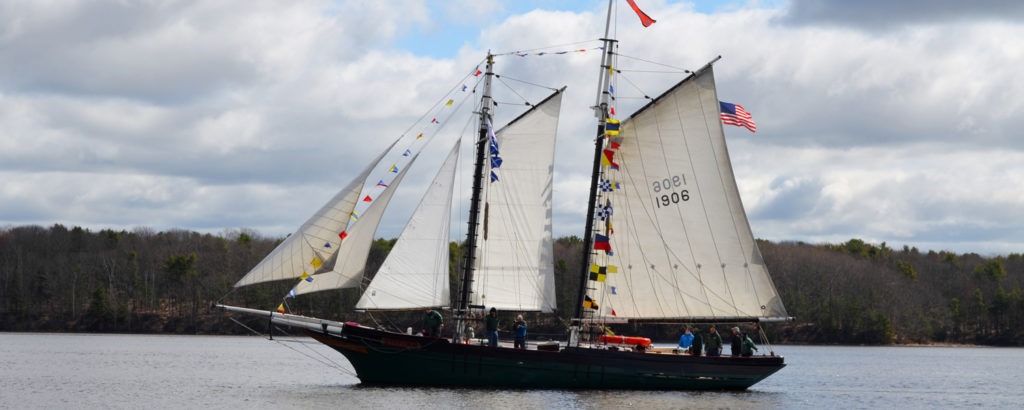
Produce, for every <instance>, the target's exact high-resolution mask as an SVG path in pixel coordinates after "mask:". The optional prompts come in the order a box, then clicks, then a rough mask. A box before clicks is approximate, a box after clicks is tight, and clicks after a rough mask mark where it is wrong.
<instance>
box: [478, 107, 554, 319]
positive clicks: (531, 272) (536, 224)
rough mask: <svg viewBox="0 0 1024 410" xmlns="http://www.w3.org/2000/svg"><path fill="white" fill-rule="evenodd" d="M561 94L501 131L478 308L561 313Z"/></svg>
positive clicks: (483, 236) (484, 230)
mask: <svg viewBox="0 0 1024 410" xmlns="http://www.w3.org/2000/svg"><path fill="white" fill-rule="evenodd" d="M561 105H562V92H561V91H558V92H556V93H555V94H553V95H552V96H550V97H548V98H547V99H546V100H544V101H543V102H541V103H540V104H537V105H536V106H535V107H533V108H532V109H530V110H529V111H527V112H526V113H525V114H523V115H522V116H520V117H519V118H517V119H516V120H514V121H512V122H511V123H509V125H507V126H505V127H504V128H503V129H501V130H499V131H498V132H497V133H496V136H497V141H498V147H499V150H500V157H501V159H502V162H501V165H500V167H499V168H497V169H493V170H494V171H495V176H497V180H496V181H492V182H489V183H487V182H485V184H486V198H485V203H484V206H483V211H482V214H481V215H482V219H481V223H480V226H479V230H478V235H479V236H478V241H479V244H480V246H479V248H478V250H479V253H478V256H477V270H476V271H475V273H474V276H473V280H474V282H473V293H472V299H471V302H472V304H475V305H484V306H486V307H487V308H491V307H496V308H498V309H507V310H519V311H543V312H551V311H554V309H555V286H554V265H553V263H552V239H551V190H552V172H553V169H554V154H555V131H556V129H557V128H558V116H559V110H560V108H561Z"/></svg>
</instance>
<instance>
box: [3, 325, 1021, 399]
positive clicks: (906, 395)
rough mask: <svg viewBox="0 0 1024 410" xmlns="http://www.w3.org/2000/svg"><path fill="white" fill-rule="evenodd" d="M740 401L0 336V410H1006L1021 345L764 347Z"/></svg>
mask: <svg viewBox="0 0 1024 410" xmlns="http://www.w3.org/2000/svg"><path fill="white" fill-rule="evenodd" d="M776 352H778V353H780V354H783V355H785V356H786V361H787V363H788V365H787V367H786V368H784V369H782V370H781V371H779V372H778V373H776V374H775V375H773V376H771V377H769V378H768V379H766V380H764V381H762V382H761V383H759V384H757V385H755V386H754V387H753V388H751V389H749V390H747V391H743V392H686V391H679V392H676V391H669V392H664V391H600V390H508V389H448V388H414V387H369V386H360V385H359V384H358V379H356V378H355V377H353V376H352V375H350V374H349V372H351V367H350V366H348V363H347V362H346V361H345V359H344V358H343V357H342V356H341V355H339V354H338V353H336V352H334V351H332V350H330V349H328V348H326V347H323V346H321V345H319V344H316V343H315V342H311V341H310V340H308V339H297V340H290V341H276V342H270V341H267V340H265V339H261V338H256V337H230V336H225V337H222V336H163V335H152V336H150V335H82V334H25V333H0V369H3V371H2V372H0V386H3V388H2V393H0V408H19V409H28V408H133V409H134V408H147V409H156V408H175V409H179V408H199V407H204V408H240V407H247V408H267V409H269V408H274V409H280V408H295V409H298V408H302V409H310V408H332V409H335V408H366V409H370V408H373V409H376V408H473V409H479V408H496V407H502V408H507V407H513V408H518V409H534V408H600V409H604V408H622V407H635V408H683V407H686V408H821V407H840V408H849V407H883V408H893V407H914V408H918V407H967V406H977V407H983V408H1007V407H1012V408H1017V407H1019V406H1020V404H1021V403H1024V390H1022V389H1020V383H1019V380H1020V379H1021V378H1022V376H1024V371H1022V370H1021V369H1020V368H1019V364H1020V363H1024V349H1005V348H976V347H835V346H828V347H819V346H776Z"/></svg>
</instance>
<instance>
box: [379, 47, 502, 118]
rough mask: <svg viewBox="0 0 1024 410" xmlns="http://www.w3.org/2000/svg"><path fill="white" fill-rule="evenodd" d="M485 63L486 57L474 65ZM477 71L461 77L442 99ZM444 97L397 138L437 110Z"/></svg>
mask: <svg viewBox="0 0 1024 410" xmlns="http://www.w3.org/2000/svg"><path fill="white" fill-rule="evenodd" d="M485 61H487V58H486V57H484V58H483V59H481V60H480V62H478V63H476V67H480V64H483V63H484V62H485ZM477 70H479V68H474V69H473V70H471V72H470V73H467V74H466V75H465V76H463V77H462V79H460V80H459V81H457V82H455V85H454V86H452V88H450V89H448V92H446V93H445V94H444V97H447V96H449V95H451V93H452V92H454V91H455V89H456V88H459V85H462V84H463V83H465V82H466V79H467V78H469V77H470V76H473V73H476V71H477ZM478 82H479V81H478ZM473 90H474V91H476V86H474V87H473ZM444 97H441V99H439V100H437V102H435V103H434V105H432V106H431V107H430V108H428V109H427V110H426V111H425V112H424V113H423V115H421V116H420V117H419V118H417V119H416V121H413V123H412V125H409V128H406V129H405V131H402V134H401V135H399V138H401V137H403V136H405V135H406V134H408V133H409V131H411V130H412V129H413V128H414V127H416V124H419V123H420V122H421V121H423V120H424V119H425V118H427V117H428V116H430V113H431V112H433V111H434V109H435V108H437V106H438V105H440V104H441V102H442V101H444Z"/></svg>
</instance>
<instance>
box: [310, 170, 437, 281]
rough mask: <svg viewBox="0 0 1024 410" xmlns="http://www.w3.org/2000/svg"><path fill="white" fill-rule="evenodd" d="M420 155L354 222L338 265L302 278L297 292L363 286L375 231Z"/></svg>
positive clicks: (336, 258) (341, 250)
mask: <svg viewBox="0 0 1024 410" xmlns="http://www.w3.org/2000/svg"><path fill="white" fill-rule="evenodd" d="M418 156H419V154H416V155H414V156H413V158H412V159H411V160H410V161H409V163H408V164H406V165H405V168H404V169H402V170H401V171H400V172H399V173H398V176H396V177H395V179H394V180H393V181H392V182H391V184H389V186H388V187H387V188H386V189H384V191H383V192H381V194H380V195H379V196H378V197H377V198H375V199H373V202H372V203H371V204H370V206H369V207H367V208H366V210H365V211H363V214H362V215H360V216H359V219H358V220H356V221H355V222H354V223H352V226H350V227H349V229H348V231H347V234H348V235H347V236H346V237H345V239H344V240H342V242H341V245H339V248H338V252H337V254H336V255H335V262H334V268H333V269H332V270H330V271H327V272H324V273H319V274H316V275H312V276H310V277H309V278H307V279H304V280H301V281H299V283H298V284H297V285H295V288H294V290H295V294H296V295H303V294H306V293H313V292H320V291H324V290H332V289H345V288H354V287H357V286H359V283H360V281H361V280H362V278H363V271H364V270H365V268H366V258H367V256H369V255H370V246H371V245H372V244H373V234H374V233H376V232H377V226H378V225H380V220H381V217H383V216H384V211H385V210H386V209H387V207H388V202H390V201H391V196H392V195H393V194H394V192H395V190H396V189H398V186H399V185H401V183H402V179H403V178H404V177H405V173H406V172H407V171H409V167H410V165H412V163H413V162H415V161H416V158H417V157H418Z"/></svg>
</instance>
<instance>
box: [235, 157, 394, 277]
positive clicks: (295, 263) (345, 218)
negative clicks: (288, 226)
mask: <svg viewBox="0 0 1024 410" xmlns="http://www.w3.org/2000/svg"><path fill="white" fill-rule="evenodd" d="M397 143H398V140H396V141H395V142H393V143H391V146H389V147H388V149H386V150H384V152H382V153H381V154H380V155H379V156H377V158H376V159H375V160H373V161H372V162H370V164H369V165H367V166H366V169H364V170H363V172H362V173H360V174H359V175H358V176H356V177H355V178H353V179H352V181H351V182H349V183H348V185H347V186H345V188H343V189H342V190H341V191H338V193H337V194H335V195H334V197H333V198H331V200H329V201H327V203H326V204H324V206H322V207H321V208H320V210H319V211H317V212H316V214H313V216H312V217H310V218H309V220H307V221H306V222H305V223H304V224H302V226H301V227H299V229H298V230H296V231H295V233H293V234H291V235H290V236H288V238H287V239H285V240H284V242H282V243H281V244H280V245H278V246H277V247H276V248H274V251H273V252H271V253H270V254H269V255H267V257H266V258H263V260H262V261H261V262H260V263H259V264H257V265H256V267H254V268H252V270H250V271H249V273H247V274H246V275H245V276H243V277H242V279H239V280H238V282H237V283H235V287H236V288H237V287H241V286H247V285H252V284H256V283H261V282H269V281H275V280H281V279H292V278H297V277H300V276H302V274H303V273H307V272H308V273H310V274H312V273H313V272H315V271H316V270H317V269H318V268H319V267H320V266H321V265H322V264H323V262H324V261H325V260H327V259H328V258H330V257H331V255H333V254H334V253H335V252H336V251H337V249H338V245H339V244H340V243H341V237H340V236H338V234H339V233H341V232H342V231H344V230H345V226H346V225H348V222H349V215H351V214H352V211H353V210H354V209H355V207H356V201H358V200H359V193H360V192H361V191H362V189H363V184H364V182H365V180H366V177H367V176H369V175H370V172H371V171H372V170H373V169H374V168H376V167H377V165H378V164H379V163H380V161H381V159H382V158H384V155H385V154H387V153H388V152H389V151H391V148H393V147H394V146H395V144H397Z"/></svg>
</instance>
